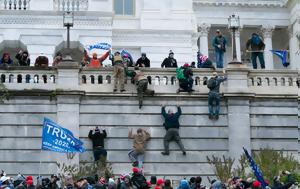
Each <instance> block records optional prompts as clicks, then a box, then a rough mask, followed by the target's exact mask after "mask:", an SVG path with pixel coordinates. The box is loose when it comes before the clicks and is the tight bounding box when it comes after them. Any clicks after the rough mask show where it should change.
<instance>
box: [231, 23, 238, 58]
mask: <svg viewBox="0 0 300 189" xmlns="http://www.w3.org/2000/svg"><path fill="white" fill-rule="evenodd" d="M235 30H236V28H232V39H233V41H232V49H233V54H232V59H233V61H237V56H236V41H235Z"/></svg>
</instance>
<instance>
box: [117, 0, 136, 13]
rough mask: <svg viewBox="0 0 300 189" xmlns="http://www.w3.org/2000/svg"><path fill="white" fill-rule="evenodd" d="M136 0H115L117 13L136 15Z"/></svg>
mask: <svg viewBox="0 0 300 189" xmlns="http://www.w3.org/2000/svg"><path fill="white" fill-rule="evenodd" d="M134 9H135V0H114V11H115V14H116V15H134V12H135V11H134Z"/></svg>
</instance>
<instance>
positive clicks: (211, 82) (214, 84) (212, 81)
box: [207, 77, 218, 90]
mask: <svg viewBox="0 0 300 189" xmlns="http://www.w3.org/2000/svg"><path fill="white" fill-rule="evenodd" d="M217 85H218V83H217V79H216V78H214V77H211V78H210V79H209V80H208V83H207V88H209V89H210V90H212V89H214V88H216V87H217Z"/></svg>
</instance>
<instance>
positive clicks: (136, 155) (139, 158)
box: [128, 149, 144, 169]
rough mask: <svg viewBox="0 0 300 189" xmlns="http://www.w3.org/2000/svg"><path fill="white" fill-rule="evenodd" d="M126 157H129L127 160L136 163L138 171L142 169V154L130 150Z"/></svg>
mask: <svg viewBox="0 0 300 189" xmlns="http://www.w3.org/2000/svg"><path fill="white" fill-rule="evenodd" d="M128 156H129V159H130V160H131V161H132V162H136V161H137V162H138V163H139V164H138V167H139V169H141V168H142V166H143V162H144V154H139V153H137V152H136V151H135V150H133V149H132V150H130V151H129V152H128Z"/></svg>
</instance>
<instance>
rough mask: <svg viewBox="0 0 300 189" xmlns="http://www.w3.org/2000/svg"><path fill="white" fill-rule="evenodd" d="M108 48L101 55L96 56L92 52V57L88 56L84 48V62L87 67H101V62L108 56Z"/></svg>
mask: <svg viewBox="0 0 300 189" xmlns="http://www.w3.org/2000/svg"><path fill="white" fill-rule="evenodd" d="M109 53H110V50H108V51H107V52H105V53H104V54H103V55H102V56H100V57H99V58H98V56H97V53H93V57H92V58H90V57H89V55H88V53H87V51H86V50H84V61H83V62H84V64H85V66H87V67H89V68H101V67H102V66H103V64H102V62H103V61H104V60H105V59H106V58H107V57H108V56H109Z"/></svg>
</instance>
